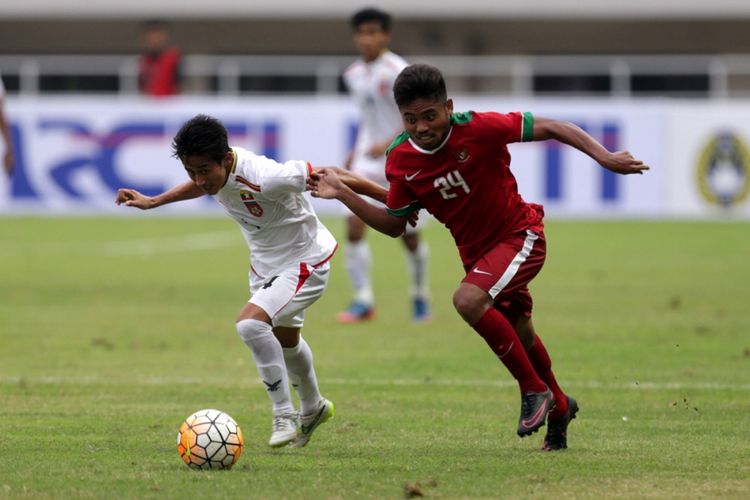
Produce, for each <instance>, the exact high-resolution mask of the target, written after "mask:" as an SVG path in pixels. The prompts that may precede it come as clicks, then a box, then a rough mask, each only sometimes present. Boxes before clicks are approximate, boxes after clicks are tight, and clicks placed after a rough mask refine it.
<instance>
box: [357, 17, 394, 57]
mask: <svg viewBox="0 0 750 500" xmlns="http://www.w3.org/2000/svg"><path fill="white" fill-rule="evenodd" d="M390 41H391V36H390V35H389V34H388V33H386V32H385V31H383V27H382V26H380V23H379V22H377V21H367V22H364V23H361V24H360V25H359V26H357V28H356V30H355V31H354V45H355V46H356V47H357V51H358V52H359V55H360V56H362V59H364V60H365V61H367V62H372V61H374V60H375V59H377V58H378V56H380V54H382V53H383V51H384V50H385V49H386V47H388V44H389V43H390Z"/></svg>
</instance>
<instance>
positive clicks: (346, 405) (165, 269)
mask: <svg viewBox="0 0 750 500" xmlns="http://www.w3.org/2000/svg"><path fill="white" fill-rule="evenodd" d="M329 222H330V224H329V226H330V227H331V229H332V230H333V231H334V232H335V233H336V234H337V236H340V235H341V229H342V227H341V221H338V220H332V221H329ZM0 235H1V236H0V239H1V241H2V244H0V257H1V258H0V498H24V497H30V498H71V497H82V498H403V497H404V496H409V495H419V494H422V495H424V496H425V497H429V498H542V497H546V498H603V497H605V498H643V497H649V498H687V497H690V498H748V497H750V293H749V292H748V289H749V288H750V260H749V256H750V225H748V224H747V223H715V222H714V223H709V222H706V223H696V222H625V221H618V222H563V221H551V222H548V227H547V237H548V248H549V255H548V259H547V263H546V266H545V269H544V270H543V272H542V274H541V275H540V276H539V277H538V278H537V279H536V280H535V281H534V283H533V287H532V292H533V294H534V297H535V312H536V314H535V323H536V326H537V329H538V330H539V332H540V334H541V335H542V337H543V338H544V340H545V343H546V345H547V347H548V349H549V351H550V353H551V354H552V357H553V362H554V364H555V368H556V373H557V376H558V379H559V380H561V381H562V384H563V387H564V388H566V389H567V390H568V391H569V392H570V393H571V394H573V395H574V396H575V397H576V398H577V399H578V400H579V402H580V405H581V412H580V414H579V418H578V419H577V420H575V421H574V422H573V423H572V424H571V427H570V433H569V445H570V448H569V449H568V450H566V451H563V452H557V453H542V452H540V451H539V447H540V445H541V440H542V437H543V431H542V433H540V434H535V435H534V436H532V437H531V438H526V439H523V440H521V439H519V438H518V437H516V435H515V425H516V419H517V412H518V408H519V401H518V399H519V397H518V392H517V389H516V387H515V386H514V384H513V383H512V381H511V379H510V376H509V375H508V374H507V372H506V371H505V369H504V368H503V367H502V365H501V364H500V363H499V362H498V361H497V360H496V359H495V358H494V357H493V356H492V354H491V352H490V351H489V350H488V349H487V348H486V347H485V346H484V343H483V341H482V340H481V339H480V338H479V337H478V336H477V335H476V334H474V333H473V331H472V330H470V329H469V328H468V327H467V326H465V325H464V324H463V323H462V321H461V320H460V319H459V318H458V316H457V314H456V313H455V312H454V311H453V309H452V306H451V294H452V292H453V289H454V287H455V286H456V284H457V283H458V281H459V279H460V277H461V270H460V265H459V262H458V258H457V255H456V251H455V249H454V247H453V245H452V244H451V242H450V239H449V235H448V234H447V232H446V231H445V230H443V229H442V228H439V227H438V225H437V224H434V223H433V224H432V225H431V226H430V227H429V228H428V231H427V238H428V239H429V241H430V242H431V245H432V257H433V258H432V264H431V283H432V286H431V288H432V293H433V298H434V304H433V307H434V320H433V321H432V322H431V323H430V324H420V325H414V324H412V323H411V322H410V320H409V310H408V302H407V300H406V293H405V290H406V278H405V276H404V262H403V257H402V254H401V250H400V248H399V244H398V243H397V242H393V241H390V240H388V239H387V238H385V237H376V238H373V239H372V241H373V245H374V256H375V266H376V269H375V270H376V283H375V285H376V294H377V297H378V299H379V314H378V317H377V320H376V321H374V322H372V323H369V324H364V325H355V326H348V327H343V326H340V325H337V324H336V323H335V322H334V321H333V317H334V314H335V313H336V312H337V311H338V310H339V308H341V307H342V306H343V305H345V303H346V302H347V300H348V296H349V290H348V283H347V280H346V278H345V275H344V269H343V258H342V256H341V255H340V254H339V255H338V256H337V257H336V258H335V260H334V271H333V276H332V280H331V284H330V288H329V290H328V292H327V294H326V295H325V296H324V297H323V298H322V299H321V300H320V301H319V302H318V303H317V304H316V305H315V306H314V307H313V308H312V309H311V310H310V311H309V312H308V315H307V322H306V326H305V332H306V335H305V336H306V338H307V339H308V341H309V342H310V344H311V346H312V348H313V350H314V352H315V360H316V366H317V371H318V375H319V377H320V382H321V388H322V389H323V392H324V394H325V395H326V396H327V397H329V398H330V399H332V400H333V401H335V403H336V407H337V416H336V418H335V419H334V420H333V421H331V422H330V423H329V424H327V425H326V426H324V427H322V428H321V429H320V430H319V431H318V433H316V435H315V438H314V439H313V441H312V442H311V443H310V445H309V446H308V447H307V448H304V449H302V450H287V449H283V450H277V451H274V450H271V449H270V448H268V447H267V446H266V441H267V439H268V436H269V432H270V410H269V403H268V400H267V397H266V395H265V393H264V391H263V390H262V388H261V387H260V385H259V383H258V378H257V374H256V371H255V368H254V366H253V365H252V361H251V358H250V354H249V351H248V350H247V348H246V347H245V346H244V345H243V344H242V342H241V341H240V339H239V338H238V337H237V334H236V333H235V331H234V327H233V324H234V317H235V315H236V312H237V311H238V309H239V308H240V306H241V305H242V304H243V303H244V301H245V300H246V297H247V291H246V290H247V283H246V271H247V251H246V247H245V245H244V243H243V241H242V239H241V237H240V235H239V234H238V232H237V229H236V228H235V227H234V225H233V223H232V222H231V221H229V220H227V219H223V218H220V219H182V218H160V217H156V216H154V214H139V216H137V217H134V218H126V219H105V218H101V219H100V218H78V219H37V218H0ZM207 407H215V408H219V409H222V410H224V411H226V412H228V413H230V414H231V415H232V416H233V417H234V418H235V419H236V420H237V421H238V422H239V423H240V425H241V427H242V429H243V431H244V434H245V438H246V449H245V452H244V454H243V456H242V458H241V459H240V462H239V463H238V465H237V466H236V467H235V468H234V469H233V470H231V471H228V472H227V471H215V472H196V471H192V470H190V469H188V468H187V467H185V465H183V464H182V462H181V461H180V459H179V457H178V455H177V451H176V434H177V428H178V426H179V424H180V422H181V421H182V420H183V419H184V418H185V417H186V416H187V415H189V414H190V413H192V412H193V411H195V410H198V409H201V408H207Z"/></svg>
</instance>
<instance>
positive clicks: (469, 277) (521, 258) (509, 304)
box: [462, 230, 547, 325]
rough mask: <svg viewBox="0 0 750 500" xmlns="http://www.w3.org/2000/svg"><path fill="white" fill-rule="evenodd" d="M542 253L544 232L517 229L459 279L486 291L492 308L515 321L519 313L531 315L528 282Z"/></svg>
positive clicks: (538, 264) (538, 268) (543, 256)
mask: <svg viewBox="0 0 750 500" xmlns="http://www.w3.org/2000/svg"><path fill="white" fill-rule="evenodd" d="M546 255H547V242H546V241H545V239H544V232H539V233H535V232H533V231H529V230H527V231H525V232H523V233H517V234H515V235H513V236H512V237H510V238H508V239H507V240H505V241H503V242H501V243H498V244H497V245H495V246H494V247H493V248H492V249H491V250H490V251H489V252H487V253H486V254H484V255H483V256H482V258H480V259H479V260H478V261H476V262H475V263H474V265H473V266H471V268H469V269H466V276H465V277H464V279H463V281H462V282H463V283H471V284H472V285H476V286H478V287H479V288H481V289H482V290H484V291H485V292H487V293H488V294H489V295H490V297H492V299H493V300H494V301H495V308H496V309H497V310H498V311H500V312H501V313H502V314H503V315H504V316H505V317H506V318H508V320H509V321H510V322H511V324H512V325H515V324H516V322H517V321H518V319H519V318H520V317H522V316H523V317H526V318H530V317H531V308H532V305H533V301H532V300H531V294H530V293H529V286H528V285H529V282H530V281H531V280H532V279H534V277H535V276H536V275H537V274H538V273H539V271H540V270H541V269H542V266H543V265H544V259H545V257H546Z"/></svg>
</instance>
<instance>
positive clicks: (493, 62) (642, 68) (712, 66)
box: [0, 54, 750, 98]
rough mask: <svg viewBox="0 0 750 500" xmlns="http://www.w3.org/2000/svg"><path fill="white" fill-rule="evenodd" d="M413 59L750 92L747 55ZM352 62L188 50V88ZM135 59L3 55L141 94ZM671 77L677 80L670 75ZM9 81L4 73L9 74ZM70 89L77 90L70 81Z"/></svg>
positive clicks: (325, 88)
mask: <svg viewBox="0 0 750 500" xmlns="http://www.w3.org/2000/svg"><path fill="white" fill-rule="evenodd" d="M408 59H409V60H410V61H411V62H426V63H430V64H433V65H435V66H437V67H439V68H440V69H441V70H442V71H443V73H444V74H445V76H446V79H447V80H448V84H449V87H450V89H451V91H452V92H472V93H477V94H489V93H491V94H501V95H514V96H528V95H534V94H538V93H544V89H540V88H539V85H538V84H537V83H536V80H537V79H538V78H539V77H560V78H566V77H567V78H570V77H573V78H575V77H579V78H590V77H599V78H604V80H605V82H606V83H605V85H604V87H603V88H601V89H594V90H591V89H586V88H583V89H576V88H573V89H569V90H568V91H569V92H573V93H576V94H583V95H592V94H597V95H610V96H617V97H628V96H631V95H633V94H637V95H649V94H651V95H654V94H660V95H675V96H690V95H697V96H701V97H710V98H725V97H747V96H750V54H722V55H612V56H600V55H597V56H585V55H576V56H520V55H519V56H408ZM351 62H352V58H351V57H350V56H275V55H274V56H271V55H268V56H243V55H186V56H185V57H184V60H183V66H182V71H183V76H184V80H185V91H186V93H188V94H196V95H208V94H216V93H219V94H223V95H239V94H243V93H252V86H250V87H251V88H250V89H248V86H247V85H246V84H244V83H243V82H247V81H250V80H252V79H266V80H269V81H270V83H269V81H266V83H265V87H263V88H261V89H259V92H262V93H268V92H274V91H280V92H283V91H287V92H294V91H295V90H294V89H292V90H289V89H285V88H278V89H277V88H274V87H273V82H272V81H271V80H270V79H273V78H281V79H283V78H302V79H305V80H306V83H305V84H304V85H303V86H302V88H299V87H297V88H296V91H297V92H304V93H317V94H335V93H337V92H339V90H340V81H339V79H340V75H341V73H342V72H343V71H344V69H345V68H346V67H347V66H348V65H349V64H350V63H351ZM137 71H138V68H137V61H136V58H135V56H133V55H2V56H0V74H2V75H4V76H5V77H6V78H14V77H15V78H17V85H7V83H6V86H8V87H10V91H11V92H14V91H16V90H17V91H18V93H19V94H21V95H37V94H40V93H46V92H47V91H48V90H47V89H45V87H44V85H42V82H43V80H44V78H45V77H49V76H54V77H96V76H106V77H110V78H113V79H114V81H116V88H102V89H101V91H103V92H117V93H121V94H135V93H137ZM688 76H690V77H695V76H697V77H699V78H703V79H704V80H705V82H706V83H705V85H702V86H699V87H700V88H681V87H679V86H678V87H676V88H673V89H670V88H663V89H656V90H648V89H646V90H644V89H642V88H638V86H637V85H636V86H634V84H633V82H634V78H635V77H675V78H677V79H679V78H680V77H688ZM673 80H674V79H673ZM6 82H7V80H6ZM71 91H72V92H76V89H75V88H73V89H72V90H71Z"/></svg>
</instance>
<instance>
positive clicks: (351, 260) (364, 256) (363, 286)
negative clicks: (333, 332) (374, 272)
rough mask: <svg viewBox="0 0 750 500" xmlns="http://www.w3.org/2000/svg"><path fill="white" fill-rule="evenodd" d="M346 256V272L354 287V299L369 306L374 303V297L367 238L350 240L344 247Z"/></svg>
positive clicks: (370, 257)
mask: <svg viewBox="0 0 750 500" xmlns="http://www.w3.org/2000/svg"><path fill="white" fill-rule="evenodd" d="M344 258H345V261H346V272H347V273H348V274H349V280H350V281H351V283H352V288H354V300H356V301H357V302H360V303H362V304H364V305H367V306H370V305H372V304H373V301H374V297H373V292H372V279H371V276H370V272H371V268H372V255H371V253H370V245H369V244H368V243H367V241H366V240H360V241H350V242H348V243H347V245H346V247H345V248H344Z"/></svg>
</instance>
